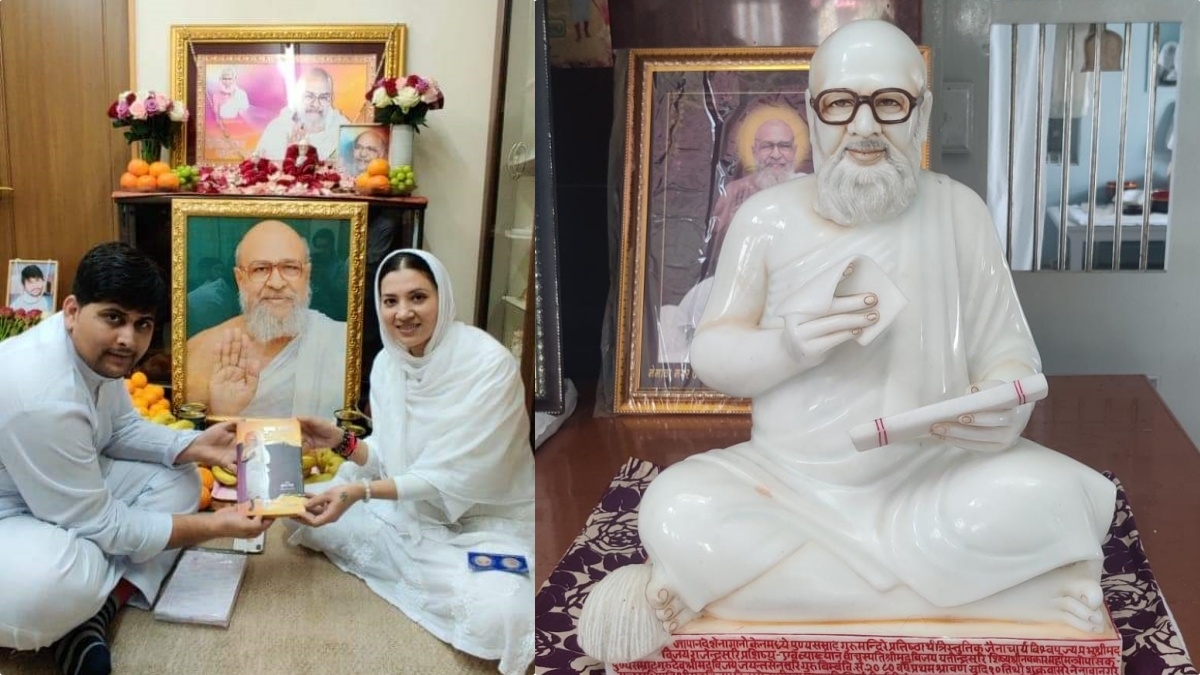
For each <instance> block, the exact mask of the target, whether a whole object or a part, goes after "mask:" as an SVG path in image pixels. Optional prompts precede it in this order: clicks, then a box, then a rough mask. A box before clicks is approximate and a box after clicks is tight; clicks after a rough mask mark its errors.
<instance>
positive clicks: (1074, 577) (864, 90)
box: [579, 21, 1116, 663]
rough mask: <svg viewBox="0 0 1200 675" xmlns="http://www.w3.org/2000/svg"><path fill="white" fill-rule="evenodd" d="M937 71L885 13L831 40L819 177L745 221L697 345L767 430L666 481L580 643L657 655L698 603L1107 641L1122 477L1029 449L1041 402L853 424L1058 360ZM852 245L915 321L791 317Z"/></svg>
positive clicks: (846, 307)
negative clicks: (1037, 630) (945, 154)
mask: <svg viewBox="0 0 1200 675" xmlns="http://www.w3.org/2000/svg"><path fill="white" fill-rule="evenodd" d="M926 77H927V76H926V65H925V62H924V60H923V58H922V57H921V54H920V51H919V50H918V49H917V47H916V46H915V45H914V44H913V43H912V41H911V40H910V39H909V38H908V37H907V36H906V35H905V34H904V33H903V32H901V31H900V30H899V29H898V28H896V27H895V26H893V25H891V24H889V23H886V22H882V21H859V22H854V23H851V24H848V25H846V26H845V27H843V28H841V29H839V30H838V31H836V32H835V33H833V34H832V35H831V36H830V37H829V38H828V39H827V40H825V41H824V42H823V43H822V44H821V46H820V47H819V48H818V49H817V51H816V54H815V55H814V57H813V60H812V66H811V72H810V80H809V90H808V100H809V112H808V115H809V127H810V130H811V133H812V140H813V159H814V166H815V174H814V175H812V176H807V177H804V178H801V179H798V180H795V181H789V182H786V183H783V184H781V185H778V186H775V187H772V188H768V189H766V190H763V191H762V192H759V193H758V194H756V195H754V196H753V197H751V198H750V199H749V200H747V201H746V203H745V204H743V205H742V207H741V209H739V211H738V213H737V215H736V216H735V218H734V220H733V223H732V224H731V225H730V228H729V231H728V233H727V235H726V240H725V250H724V251H723V253H722V255H721V257H720V260H719V262H718V264H717V271H716V275H715V280H714V283H713V289H712V295H711V297H710V301H709V302H708V305H707V309H706V310H705V312H704V315H703V317H702V319H701V322H700V326H699V328H698V330H697V333H696V336H695V339H694V341H693V342H692V345H691V363H692V366H693V368H694V369H695V372H696V373H697V374H698V375H699V376H700V378H701V379H702V380H703V381H704V382H705V383H706V384H707V385H709V386H711V387H713V388H714V389H717V390H719V391H722V392H725V393H728V394H731V395H735V396H745V397H749V398H751V399H752V402H753V403H752V416H753V425H752V428H751V432H750V438H749V440H748V441H746V442H744V443H741V444H738V445H735V446H733V447H729V448H724V449H717V450H711V451H708V452H705V453H701V454H698V455H693V456H691V457H689V458H687V459H685V460H683V461H680V462H677V463H675V464H673V465H672V466H670V467H668V468H667V469H665V470H664V471H663V472H662V473H661V474H660V475H659V476H658V477H657V478H655V479H654V481H653V482H652V483H651V484H650V486H649V488H648V489H647V491H646V494H645V496H644V497H643V498H642V500H641V503H640V506H639V514H638V529H639V534H640V536H641V542H642V544H643V545H644V546H645V550H646V553H647V555H648V562H647V563H646V564H643V565H629V566H625V567H622V568H620V569H618V570H616V571H614V572H613V573H611V574H609V575H608V576H607V577H605V578H604V579H603V580H601V581H600V582H599V583H598V584H597V585H596V586H595V587H594V588H593V589H592V590H591V593H590V595H589V597H588V598H587V600H586V601H585V604H584V607H583V611H582V614H581V616H580V621H579V644H580V645H581V647H582V648H583V649H584V651H585V652H587V653H588V654H589V655H591V656H592V657H594V658H597V659H600V660H602V661H604V662H606V663H621V662H627V661H633V660H638V659H641V658H644V657H647V656H650V655H652V654H654V653H655V652H657V651H658V650H659V649H661V647H662V646H663V645H665V644H666V643H667V642H668V640H669V639H670V635H671V633H672V632H674V631H677V630H679V629H680V628H681V627H682V626H684V625H686V624H687V623H688V622H689V621H691V620H692V619H693V618H695V617H697V616H699V615H700V614H701V613H704V614H706V615H709V616H712V617H716V618H719V619H726V620H731V621H737V622H755V621H763V622H779V621H791V622H804V621H822V622H829V621H844V622H854V621H874V620H889V619H905V620H919V619H922V618H927V619H951V620H988V621H994V620H999V621H1020V622H1044V623H1048V624H1057V625H1064V626H1068V627H1071V628H1074V629H1077V630H1079V631H1082V632H1085V633H1091V634H1095V633H1098V632H1100V631H1101V630H1102V626H1103V625H1104V621H1105V618H1104V615H1105V610H1104V606H1103V601H1102V594H1101V589H1100V583H1099V581H1100V572H1101V566H1102V563H1103V553H1102V551H1101V542H1102V541H1103V539H1104V536H1105V534H1106V533H1107V531H1108V528H1109V525H1110V523H1111V520H1112V515H1113V508H1114V503H1115V492H1116V491H1115V487H1114V485H1113V484H1112V483H1111V482H1110V481H1109V480H1107V479H1106V478H1104V477H1103V476H1102V475H1100V474H1098V473H1096V472H1094V471H1092V470H1091V469H1089V468H1087V467H1085V466H1084V465H1082V464H1080V463H1078V462H1076V461H1075V460H1073V459H1070V458H1068V457H1066V456H1064V455H1061V454H1059V453H1057V452H1054V451H1053V450H1050V449H1048V448H1045V447H1043V446H1041V445H1038V444H1036V443H1033V442H1031V441H1029V440H1026V439H1023V438H1021V433H1022V431H1023V430H1024V428H1025V425H1026V423H1027V422H1028V420H1029V415H1030V413H1031V411H1032V404H1026V405H1021V406H1018V407H1014V408H1011V409H1006V410H990V411H986V412H977V413H974V414H972V415H964V416H962V417H957V418H955V419H948V420H942V421H938V422H936V423H934V424H932V425H931V426H930V428H929V432H928V434H927V435H925V436H922V437H920V438H918V439H917V440H914V441H904V442H895V443H892V444H891V445H886V446H884V447H882V448H879V449H876V450H872V451H867V452H858V451H856V449H855V448H854V446H853V443H852V441H851V439H850V436H849V433H848V432H849V429H851V428H852V427H854V426H856V425H859V424H862V423H864V422H866V423H869V422H870V421H871V420H874V419H876V418H880V417H885V416H889V415H893V414H897V413H900V412H904V411H908V410H912V409H915V408H918V407H921V406H925V405H930V404H933V403H936V402H939V401H943V400H947V399H951V398H956V397H959V396H962V395H964V394H966V393H967V392H968V391H969V390H971V389H972V388H978V389H984V388H987V387H991V386H997V385H1000V384H1002V383H1008V382H1011V381H1013V380H1016V379H1018V378H1022V377H1026V376H1030V375H1033V374H1035V373H1038V372H1040V370H1041V361H1040V357H1039V355H1038V350H1037V347H1036V345H1035V344H1034V342H1033V338H1032V335H1031V333H1030V331H1029V327H1028V325H1027V322H1026V320H1025V316H1024V313H1023V312H1022V310H1021V305H1020V302H1019V301H1018V298H1017V295H1016V291H1015V289H1014V287H1013V283H1012V278H1011V275H1010V273H1009V270H1008V268H1007V266H1006V265H1005V260H1004V255H1003V251H1002V249H1001V246H1000V242H999V237H998V235H997V233H996V231H995V229H994V228H993V225H992V222H991V219H990V217H989V213H988V209H987V207H986V205H985V204H984V202H983V201H982V200H981V199H980V198H979V196H978V195H976V194H975V193H974V192H972V191H971V190H970V189H969V188H967V187H966V186H964V185H962V184H960V183H958V182H956V181H954V180H952V179H950V178H948V177H946V176H943V175H940V174H935V173H932V172H928V171H923V170H921V169H920V156H921V151H922V143H923V141H924V137H925V133H926V125H927V123H928V120H929V111H930V108H931V105H932V99H931V96H930V92H929V90H928V87H929V83H928V81H927V79H926ZM733 251H736V253H734V252H733ZM855 255H857V256H863V257H867V258H870V259H871V260H873V261H874V262H875V263H876V264H877V265H878V267H879V268H880V269H881V270H882V271H883V273H884V274H886V276H887V277H888V278H889V279H890V280H891V282H892V283H893V284H894V285H895V286H896V287H897V289H898V290H899V291H900V292H901V293H902V294H903V295H904V297H905V298H907V305H905V306H903V309H902V310H901V311H899V312H898V313H896V314H895V316H893V317H884V316H882V315H881V313H882V312H883V311H885V308H884V307H882V306H877V305H878V303H879V297H880V296H879V295H877V294H876V293H872V292H869V291H868V292H862V293H855V294H847V295H844V296H836V294H829V291H828V289H826V290H825V291H824V292H825V293H827V294H829V295H826V296H825V297H824V300H825V302H826V306H828V307H829V309H828V310H826V311H825V312H824V313H823V315H818V316H812V315H801V314H786V315H784V316H780V312H778V311H777V309H778V308H779V307H780V305H781V304H782V303H783V301H784V300H786V299H788V298H789V297H791V296H793V294H796V293H797V292H798V291H800V292H803V290H804V288H805V284H806V283H807V282H808V281H809V280H812V279H813V278H814V277H816V276H817V275H819V274H820V273H821V272H822V271H824V270H828V269H831V268H833V267H834V266H836V265H838V264H839V263H841V262H844V261H845V260H846V259H847V258H849V257H851V256H855ZM814 286H815V284H814ZM882 290H883V289H880V291H879V292H880V293H881V292H882ZM814 292H815V291H814ZM830 295H832V296H833V297H830ZM885 319H886V320H887V321H888V322H890V323H888V324H886V326H885V328H884V330H883V331H882V332H881V333H880V334H879V335H878V336H877V337H876V338H875V339H874V340H873V341H870V342H869V343H868V344H867V345H866V346H864V345H861V344H859V343H857V342H855V340H854V339H855V338H856V337H858V336H859V335H861V334H862V333H863V331H864V330H865V329H867V328H868V327H871V326H873V325H875V324H877V323H879V322H883V321H885ZM880 325H885V324H883V323H880Z"/></svg>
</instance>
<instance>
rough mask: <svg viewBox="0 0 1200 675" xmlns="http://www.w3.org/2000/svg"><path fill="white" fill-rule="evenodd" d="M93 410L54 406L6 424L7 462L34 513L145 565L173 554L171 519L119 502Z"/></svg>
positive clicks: (2, 454) (2, 432) (0, 442)
mask: <svg viewBox="0 0 1200 675" xmlns="http://www.w3.org/2000/svg"><path fill="white" fill-rule="evenodd" d="M92 432H93V428H92V424H91V423H90V420H89V419H88V410H87V409H86V408H85V407H84V406H82V405H80V404H73V403H61V402H59V403H47V404H44V405H42V406H40V407H36V408H32V409H29V410H26V411H23V413H22V414H21V415H19V416H18V415H12V416H9V417H7V418H6V419H4V420H3V421H0V463H3V465H4V468H5V469H6V470H7V471H8V473H9V475H10V476H11V477H12V479H13V482H14V483H15V484H16V486H17V490H18V491H19V492H20V495H21V498H22V499H23V500H24V501H25V503H26V505H27V506H28V507H29V511H30V513H32V514H33V515H34V516H35V517H37V518H40V519H41V520H44V521H47V522H50V523H53V524H55V525H58V526H59V527H62V528H64V529H67V530H70V531H72V532H74V533H75V534H76V535H78V536H80V537H83V538H85V539H88V540H90V541H92V542H94V543H95V544H96V545H97V546H99V547H100V549H101V550H103V551H104V552H105V553H108V554H110V555H125V556H129V558H130V560H132V561H133V562H143V561H146V560H149V559H150V558H152V557H154V556H155V555H158V554H159V553H161V552H162V551H163V550H165V549H166V547H167V542H168V540H169V539H170V537H171V526H172V525H171V514H169V513H152V512H149V511H143V510H140V509H135V508H131V507H129V506H127V505H125V504H124V503H123V502H121V501H119V500H117V499H114V498H113V496H112V493H111V492H109V489H108V486H107V485H106V484H105V482H104V477H103V475H102V474H101V471H100V463H99V457H100V454H99V453H98V452H97V451H96V448H95V447H94V445H93V440H92Z"/></svg>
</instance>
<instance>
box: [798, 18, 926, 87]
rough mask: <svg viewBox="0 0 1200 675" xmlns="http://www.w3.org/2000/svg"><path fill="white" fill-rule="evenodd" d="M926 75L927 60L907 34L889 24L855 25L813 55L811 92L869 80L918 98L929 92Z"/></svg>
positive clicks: (856, 22) (839, 33)
mask: <svg viewBox="0 0 1200 675" xmlns="http://www.w3.org/2000/svg"><path fill="white" fill-rule="evenodd" d="M925 71H926V69H925V59H924V58H922V57H921V52H920V50H919V49H917V45H916V44H914V43H913V41H912V40H911V39H909V37H908V35H906V34H905V33H904V31H902V30H900V29H899V28H897V27H896V26H895V25H893V24H891V23H888V22H887V21H877V20H868V21H854V22H851V23H848V24H846V25H845V26H842V27H841V28H839V29H838V30H837V31H835V32H834V33H833V34H832V35H830V36H829V37H828V38H826V39H825V41H824V42H822V43H821V46H820V47H818V48H817V51H816V53H815V54H813V58H812V64H811V66H810V70H809V91H810V92H812V93H814V94H815V93H817V92H819V91H821V90H823V89H832V88H836V87H843V86H845V81H846V80H848V79H868V80H873V81H875V82H877V83H878V86H877V87H876V88H879V89H882V88H886V87H901V88H903V89H908V90H909V91H910V93H913V94H917V93H919V92H921V91H923V90H924V89H925V85H926V81H925V80H926V74H925ZM850 88H853V87H850Z"/></svg>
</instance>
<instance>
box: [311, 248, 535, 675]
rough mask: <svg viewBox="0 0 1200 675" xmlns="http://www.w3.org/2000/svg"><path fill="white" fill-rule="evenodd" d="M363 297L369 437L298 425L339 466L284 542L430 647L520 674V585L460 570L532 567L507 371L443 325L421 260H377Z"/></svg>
mask: <svg viewBox="0 0 1200 675" xmlns="http://www.w3.org/2000/svg"><path fill="white" fill-rule="evenodd" d="M375 292H376V308H377V310H378V312H379V317H380V322H379V323H380V332H381V333H382V336H383V345H384V351H383V352H382V353H380V355H379V356H378V358H376V360H375V364H374V366H373V368H372V370H371V414H372V416H373V422H374V433H373V434H372V435H371V437H370V438H368V439H365V440H362V441H358V440H357V439H355V438H354V437H353V436H351V435H349V434H347V433H345V432H343V431H342V430H341V429H339V428H337V427H336V426H334V425H333V424H331V423H329V422H326V421H323V420H316V419H310V418H302V419H301V423H302V427H303V430H304V435H305V439H304V440H305V446H306V447H307V448H317V447H335V450H338V451H339V452H340V453H341V454H343V455H345V456H347V457H348V459H349V460H350V461H347V462H345V463H344V464H343V465H342V468H341V469H340V470H339V471H338V473H337V475H336V477H335V478H334V484H333V486H332V487H331V488H330V489H328V490H327V491H325V492H323V493H322V494H319V495H316V496H314V497H312V498H311V499H310V500H309V502H308V513H306V514H304V515H302V516H300V517H299V519H300V520H302V521H303V522H305V523H306V524H307V525H306V526H299V527H298V528H297V529H296V531H295V532H294V533H293V534H292V536H291V538H290V540H289V541H290V543H292V544H300V545H303V546H306V547H309V548H312V549H315V550H319V551H323V552H324V553H325V554H326V555H327V556H328V557H329V559H330V560H332V561H333V562H334V563H335V564H336V565H337V566H338V567H340V568H342V569H343V570H345V571H347V572H350V573H352V574H354V575H356V576H358V577H361V578H362V579H363V580H364V581H365V582H366V583H367V585H368V586H369V587H370V588H371V589H372V590H374V591H375V592H376V593H378V594H379V595H381V596H382V597H383V598H385V599H386V600H387V601H388V602H390V603H392V604H393V605H395V606H396V607H398V608H400V610H401V611H403V612H404V613H405V614H406V615H408V616H409V618H411V619H412V620H413V621H416V622H417V623H418V624H420V625H421V626H423V627H424V628H425V629H426V630H428V631H429V632H431V633H432V634H433V635H435V636H436V637H437V638H439V639H441V640H443V641H445V642H448V643H450V644H451V645H453V646H454V647H455V648H457V649H460V650H462V651H464V652H467V653H469V654H472V655H475V656H478V657H480V658H484V659H492V660H499V662H500V663H499V669H500V672H502V673H506V674H511V673H523V672H525V671H526V670H527V669H528V668H529V665H530V663H531V662H532V660H533V584H532V581H531V579H530V578H529V576H528V574H514V573H511V572H506V571H491V570H489V571H472V570H471V567H470V566H469V565H468V560H467V553H468V551H476V552H488V553H498V554H517V555H521V556H525V557H526V559H527V560H528V561H529V567H530V568H531V569H532V567H533V560H532V554H533V529H534V521H533V455H532V450H531V449H530V445H529V417H528V415H527V413H526V411H525V406H524V393H523V392H524V388H523V386H522V383H521V378H520V373H519V369H518V366H517V363H516V360H515V359H514V358H513V356H512V355H511V354H510V353H509V352H508V351H507V350H506V349H505V348H504V347H503V346H502V345H500V343H498V342H497V341H496V340H494V339H493V338H492V337H491V336H490V335H488V334H487V333H485V332H483V331H481V330H479V329H477V328H474V327H472V326H467V325H464V324H463V323H461V322H459V321H456V320H455V317H454V297H453V293H452V290H451V286H450V277H449V275H448V274H447V273H446V270H445V268H444V267H443V266H442V264H441V262H440V261H438V259H437V258H435V257H433V256H432V255H430V254H429V253H426V252H424V251H418V250H412V249H405V250H403V251H397V252H395V253H393V254H391V255H390V256H389V257H388V258H386V259H385V260H384V262H383V263H382V264H381V265H380V268H379V272H378V273H377V275H376V279H375ZM360 502H361V503H360ZM335 521H336V522H335Z"/></svg>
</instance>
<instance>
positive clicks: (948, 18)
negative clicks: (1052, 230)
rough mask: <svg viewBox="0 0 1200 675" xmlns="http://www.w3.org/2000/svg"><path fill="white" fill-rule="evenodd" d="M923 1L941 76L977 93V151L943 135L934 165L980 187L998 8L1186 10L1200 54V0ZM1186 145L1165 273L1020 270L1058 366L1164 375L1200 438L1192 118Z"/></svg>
mask: <svg viewBox="0 0 1200 675" xmlns="http://www.w3.org/2000/svg"><path fill="white" fill-rule="evenodd" d="M923 12H924V13H925V18H926V23H925V26H924V27H925V29H926V30H925V35H924V36H923V38H924V39H923V41H924V42H927V43H929V44H931V45H932V46H934V48H935V51H934V57H935V81H936V82H937V84H938V85H939V87H940V85H941V84H942V83H943V82H951V81H968V82H972V83H974V95H975V101H974V106H973V108H972V110H973V114H974V116H975V124H974V125H973V127H972V128H973V129H974V136H973V138H972V140H971V147H972V148H973V151H972V153H971V154H969V155H946V156H941V157H939V156H938V153H937V152H936V150H938V148H937V146H936V142H937V141H936V140H935V148H934V149H935V154H934V158H935V159H934V163H933V167H934V170H940V171H943V172H945V173H947V174H949V175H951V176H953V177H955V178H958V179H959V180H961V181H963V182H965V183H967V184H968V185H970V186H971V187H973V188H975V189H976V191H978V192H979V193H980V194H981V195H982V194H984V190H985V186H986V182H985V181H986V174H987V151H986V149H987V145H988V144H987V133H988V132H987V127H988V125H987V111H988V109H989V105H990V104H996V105H1006V104H1007V101H989V100H988V98H989V97H988V86H987V83H988V61H987V58H988V57H987V52H988V31H989V30H990V26H991V22H992V21H993V20H994V19H995V20H998V21H1000V22H1003V20H1010V19H1017V22H1019V23H1040V22H1045V23H1087V22H1096V21H1100V22H1105V23H1116V22H1121V23H1123V22H1125V21H1130V22H1143V21H1179V22H1182V30H1181V34H1182V39H1181V42H1180V44H1181V48H1182V49H1183V50H1184V54H1183V61H1182V62H1183V63H1185V64H1197V63H1200V39H1196V38H1198V37H1200V3H1198V2H1196V0H1139V1H1138V2H1136V3H1131V2H1128V0H926V3H925V4H924V7H923ZM1018 15H1019V16H1018ZM1181 77H1182V78H1183V79H1182V80H1181V82H1180V84H1179V87H1178V89H1177V93H1178V99H1177V102H1176V105H1177V106H1178V109H1179V113H1178V114H1179V119H1180V120H1188V119H1194V118H1195V117H1196V116H1197V115H1198V114H1200V70H1196V69H1185V70H1184V71H1182V73H1181ZM934 107H935V109H934V114H933V119H935V120H937V119H940V117H939V116H940V111H939V109H938V107H937V99H936V98H935V104H934ZM934 137H935V139H936V133H935V134H934ZM1176 147H1177V152H1178V153H1179V155H1178V157H1177V158H1176V163H1175V173H1174V175H1173V176H1172V184H1171V213H1172V219H1171V223H1172V232H1171V236H1170V241H1169V242H1168V248H1167V271H1166V272H1165V273H1162V272H1151V273H1126V272H1122V273H1117V274H1113V273H1111V272H1110V273H1082V272H1079V273H1063V272H1037V273H1034V272H1019V273H1017V274H1015V275H1014V277H1015V280H1016V286H1017V292H1018V293H1019V295H1020V298H1021V304H1022V306H1023V307H1024V309H1025V314H1026V316H1028V318H1029V323H1030V326H1031V327H1032V329H1033V334H1034V338H1035V339H1036V340H1037V344H1038V348H1039V349H1040V350H1041V354H1042V361H1043V364H1044V367H1045V370H1046V372H1047V373H1048V374H1052V375H1055V374H1057V375H1066V374H1121V373H1145V374H1148V375H1155V376H1157V377H1158V378H1159V393H1160V394H1161V395H1162V397H1163V399H1164V400H1165V401H1166V403H1167V405H1168V406H1169V407H1170V408H1171V411H1172V412H1173V413H1174V414H1175V417H1176V418H1177V419H1178V420H1179V422H1180V423H1181V424H1182V425H1183V427H1184V429H1186V430H1187V432H1188V435H1189V436H1190V437H1191V439H1192V441H1193V442H1196V443H1198V444H1200V396H1198V395H1197V393H1200V337H1198V336H1200V303H1198V302H1197V292H1196V290H1195V289H1197V288H1200V222H1197V219H1198V215H1197V214H1200V161H1197V159H1198V158H1200V125H1197V124H1181V125H1180V126H1179V129H1178V136H1177V137H1176ZM974 149H978V150H974ZM939 160H940V161H939ZM1147 450H1148V451H1152V450H1153V449H1152V448H1148V449H1147Z"/></svg>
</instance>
